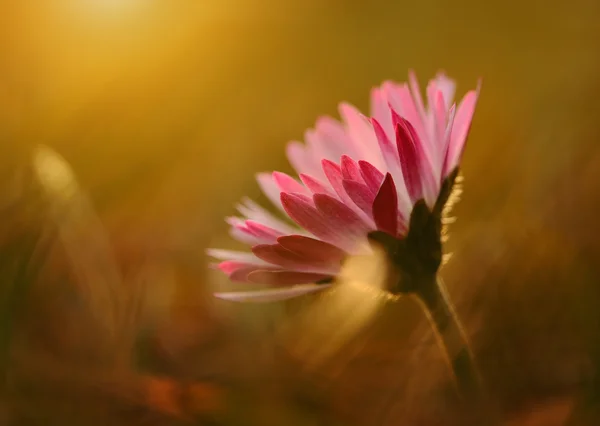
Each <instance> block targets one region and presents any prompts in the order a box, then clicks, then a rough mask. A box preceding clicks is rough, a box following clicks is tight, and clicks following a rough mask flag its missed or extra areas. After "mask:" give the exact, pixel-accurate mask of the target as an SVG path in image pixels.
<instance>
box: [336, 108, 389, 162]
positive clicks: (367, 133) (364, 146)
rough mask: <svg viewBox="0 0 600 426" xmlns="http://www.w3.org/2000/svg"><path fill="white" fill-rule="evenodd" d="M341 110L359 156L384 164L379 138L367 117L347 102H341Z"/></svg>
mask: <svg viewBox="0 0 600 426" xmlns="http://www.w3.org/2000/svg"><path fill="white" fill-rule="evenodd" d="M339 110H340V114H341V116H342V117H343V118H344V121H345V122H346V125H347V126H348V134H349V135H350V138H351V139H352V142H353V145H354V147H355V148H356V151H357V152H358V153H359V154H360V155H359V156H358V157H357V158H364V159H365V160H367V161H369V162H370V163H372V164H374V165H375V166H376V167H381V166H383V158H382V156H381V152H380V151H379V150H378V149H377V146H378V143H377V138H376V137H375V132H373V127H372V126H371V124H370V123H369V120H368V119H367V117H365V116H364V115H363V114H361V113H360V112H359V111H358V110H357V109H356V108H354V107H353V106H352V105H350V104H347V103H341V104H340V106H339Z"/></svg>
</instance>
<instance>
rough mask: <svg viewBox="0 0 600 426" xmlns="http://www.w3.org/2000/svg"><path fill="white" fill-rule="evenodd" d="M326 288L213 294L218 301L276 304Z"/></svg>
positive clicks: (324, 285)
mask: <svg viewBox="0 0 600 426" xmlns="http://www.w3.org/2000/svg"><path fill="white" fill-rule="evenodd" d="M328 287H330V285H329V284H303V285H296V286H293V287H286V288H275V289H269V290H255V291H237V292H228V293H215V294H214V296H215V297H216V298H218V299H223V300H229V301H232V302H256V303H263V302H276V301H280V300H287V299H291V298H293V297H298V296H302V295H303V294H308V293H314V292H317V291H323V290H326V289H327V288H328Z"/></svg>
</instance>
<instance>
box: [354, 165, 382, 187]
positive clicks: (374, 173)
mask: <svg viewBox="0 0 600 426" xmlns="http://www.w3.org/2000/svg"><path fill="white" fill-rule="evenodd" d="M358 166H359V167H360V174H361V175H362V177H363V179H364V181H365V183H366V184H367V186H368V187H369V189H370V190H371V191H373V192H375V193H377V191H379V187H380V186H381V183H382V182H383V177H384V176H383V173H381V172H380V171H379V170H378V169H377V168H376V167H375V166H373V165H372V164H371V163H369V162H367V161H362V160H361V161H359V162H358Z"/></svg>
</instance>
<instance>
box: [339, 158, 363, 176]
mask: <svg viewBox="0 0 600 426" xmlns="http://www.w3.org/2000/svg"><path fill="white" fill-rule="evenodd" d="M341 170H342V177H343V178H344V179H349V180H355V181H358V182H363V178H362V176H361V174H360V168H359V167H358V163H357V162H356V161H354V160H353V159H352V158H350V157H348V156H347V155H342V164H341Z"/></svg>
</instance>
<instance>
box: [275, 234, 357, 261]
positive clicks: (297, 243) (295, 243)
mask: <svg viewBox="0 0 600 426" xmlns="http://www.w3.org/2000/svg"><path fill="white" fill-rule="evenodd" d="M277 242H278V243H279V244H281V246H283V247H285V248H286V249H288V250H290V251H292V252H294V253H297V254H298V255H300V256H302V257H304V258H306V259H312V260H319V259H322V260H323V261H324V262H328V263H339V262H341V261H342V260H343V259H344V258H345V256H346V252H345V251H344V250H342V249H340V248H338V247H336V246H334V245H332V244H329V243H326V242H325V241H321V240H315V239H314V238H310V237H305V236H303V235H286V236H283V237H279V238H278V239H277Z"/></svg>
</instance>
